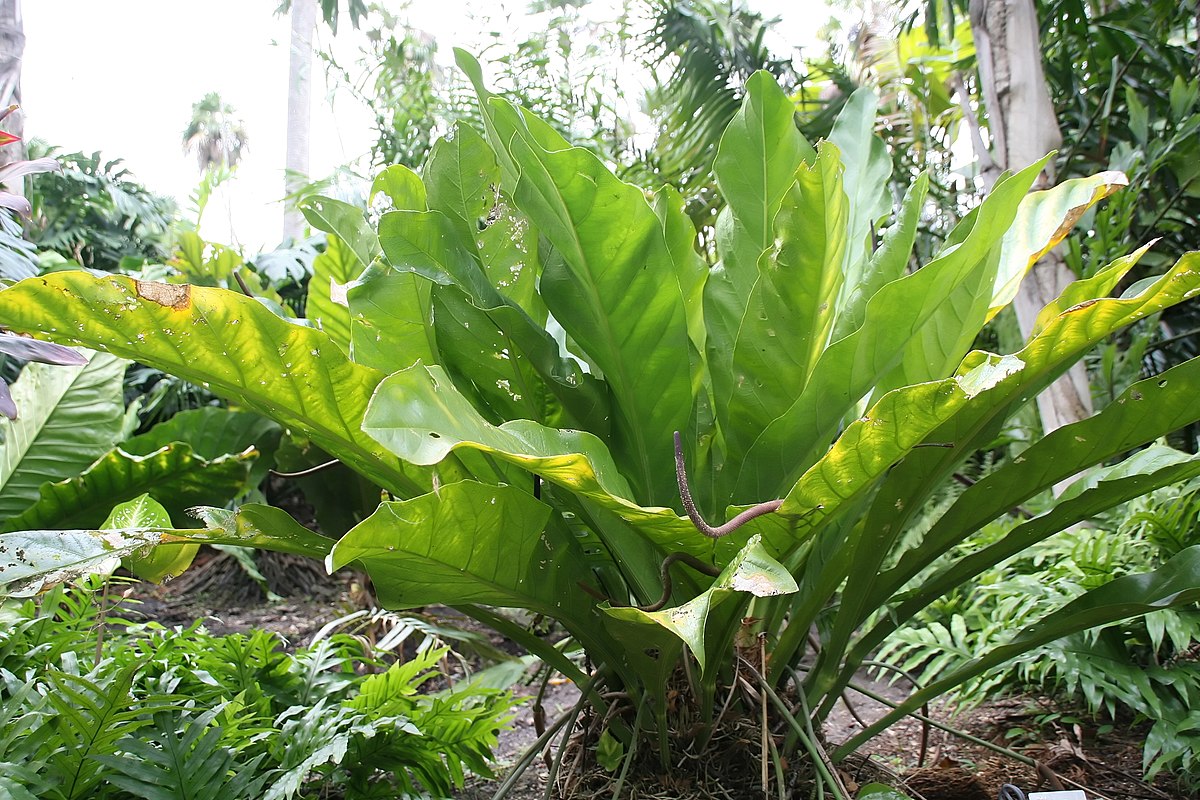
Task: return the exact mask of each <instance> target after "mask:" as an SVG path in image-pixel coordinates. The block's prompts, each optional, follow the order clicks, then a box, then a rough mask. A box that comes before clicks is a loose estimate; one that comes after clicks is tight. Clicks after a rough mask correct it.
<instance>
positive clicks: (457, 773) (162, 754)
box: [0, 498, 513, 800]
mask: <svg viewBox="0 0 1200 800" xmlns="http://www.w3.org/2000/svg"><path fill="white" fill-rule="evenodd" d="M115 516H121V519H120V524H140V525H146V524H154V523H155V517H156V516H157V517H158V520H157V522H158V523H166V522H167V520H166V516H165V512H164V511H163V510H162V509H161V507H156V506H155V504H154V503H153V501H151V500H147V499H145V498H143V499H141V500H139V501H137V502H136V503H134V504H131V505H130V506H128V507H126V508H124V509H121V510H120V512H118V515H115ZM115 521H116V519H115V518H114V522H115ZM114 588H115V587H114ZM107 591H108V589H107V587H106V586H105V585H104V584H103V583H102V582H101V581H99V580H97V579H92V580H89V581H86V582H85V584H84V585H82V586H79V587H77V588H72V589H63V588H62V587H60V588H57V589H54V590H51V591H50V592H48V593H47V594H45V595H43V596H42V597H40V598H39V599H38V600H37V601H36V602H35V601H33V600H28V601H25V602H23V603H19V604H15V603H11V602H10V603H8V604H7V605H6V606H5V607H4V609H3V614H4V619H5V625H4V631H3V633H2V634H0V675H2V676H3V682H2V684H0V761H2V762H3V763H4V764H5V770H4V773H3V775H0V791H3V792H4V793H5V795H6V796H8V797H11V798H13V799H14V800H31V798H35V797H37V798H49V799H51V800H63V799H64V798H113V799H114V800H117V799H118V798H164V799H165V798H171V799H172V800H174V798H181V797H189V798H225V799H228V800H242V799H243V798H245V800H250V799H251V798H253V799H254V800H258V799H259V798H275V799H277V800H284V799H285V798H291V797H311V796H328V795H329V794H330V793H333V792H337V793H338V794H339V796H343V797H347V798H354V797H359V798H362V797H380V796H387V797H428V796H430V793H432V794H434V795H436V796H438V797H446V796H449V795H450V794H451V793H452V792H453V791H454V789H455V787H461V786H462V784H463V780H464V771H465V770H467V769H469V770H471V771H472V772H475V773H478V774H483V775H487V774H489V759H490V756H491V749H492V747H493V746H494V745H495V743H496V734H497V732H498V731H499V729H500V728H501V727H502V726H503V725H504V724H505V723H506V722H507V720H508V718H509V716H510V710H511V709H512V707H513V700H512V698H511V696H510V695H508V694H507V693H504V692H500V691H496V690H492V689H489V688H487V687H486V686H485V685H476V684H465V683H464V684H463V685H460V686H451V687H448V688H442V689H440V690H436V689H433V687H432V686H431V684H434V683H437V682H439V680H440V678H441V675H440V666H441V664H443V663H444V661H443V657H444V656H445V654H446V652H447V650H446V648H445V647H440V646H437V645H436V643H435V642H433V641H432V640H426V643H425V645H424V646H422V647H421V648H420V650H419V651H418V652H417V653H416V654H415V655H414V656H413V657H412V658H410V659H407V660H404V659H399V658H396V657H395V655H393V654H392V653H390V652H388V650H387V645H386V644H384V646H383V647H376V648H372V647H370V646H369V645H368V644H367V643H366V640H365V639H363V638H362V637H357V636H351V635H347V634H342V633H333V632H323V634H322V635H321V636H319V637H317V639H316V640H315V641H314V642H313V643H312V644H310V645H308V646H305V647H300V648H297V649H295V650H292V651H289V650H287V649H285V647H284V644H285V643H284V642H283V641H282V640H281V639H280V637H279V636H277V635H275V634H271V633H266V632H263V631H254V632H251V633H249V634H231V635H227V636H213V635H211V634H209V633H208V632H207V631H206V630H205V629H204V628H203V627H202V625H201V624H200V623H199V622H197V623H195V624H193V625H191V626H189V627H186V628H174V629H168V628H164V627H162V626H161V625H158V624H157V623H153V622H150V623H140V622H134V621H131V620H132V619H136V618H137V616H138V615H137V613H136V608H133V609H129V608H119V607H114V606H113V605H111V602H110V601H109V598H108V597H107V596H106V592H107ZM419 690H420V692H419Z"/></svg>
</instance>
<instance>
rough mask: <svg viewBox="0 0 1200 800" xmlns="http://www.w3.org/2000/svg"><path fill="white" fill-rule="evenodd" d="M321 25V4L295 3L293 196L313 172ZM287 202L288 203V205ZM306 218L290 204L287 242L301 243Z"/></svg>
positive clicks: (288, 180)
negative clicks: (315, 38) (315, 49)
mask: <svg viewBox="0 0 1200 800" xmlns="http://www.w3.org/2000/svg"><path fill="white" fill-rule="evenodd" d="M316 25H317V0H292V45H291V55H290V59H289V67H288V119H287V158H286V162H285V164H286V167H287V173H286V175H285V176H284V187H285V190H286V193H287V195H289V196H290V195H292V194H294V193H295V192H296V191H298V190H299V188H300V187H301V186H302V185H303V182H304V178H305V177H307V175H308V172H309V131H310V129H311V127H312V35H313V30H314V29H315V28H316ZM285 202H286V201H285ZM303 231H304V216H303V215H302V214H301V213H300V212H299V211H298V210H296V208H295V207H294V205H292V204H290V203H288V205H286V206H285V209H284V214H283V241H284V243H285V244H286V243H287V242H288V241H294V240H295V239H298V238H299V237H300V235H301V234H302V233H303Z"/></svg>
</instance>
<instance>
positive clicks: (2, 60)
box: [0, 0, 25, 194]
mask: <svg viewBox="0 0 1200 800" xmlns="http://www.w3.org/2000/svg"><path fill="white" fill-rule="evenodd" d="M24 53H25V30H24V24H23V23H22V21H21V0H0V110H2V109H5V108H8V107H9V106H12V105H20V104H21V58H22V56H23V55H24ZM24 128H25V115H24V113H22V112H21V111H14V112H13V113H11V114H9V115H8V117H7V118H6V119H5V120H4V122H3V123H0V130H4V131H7V132H8V133H11V134H13V135H15V136H21V135H23V134H24ZM24 157H25V144H24V142H17V143H15V144H10V145H7V146H5V147H2V148H0V166H3V165H5V164H10V163H12V162H13V161H20V160H21V159H23V158H24ZM9 191H12V192H17V193H20V194H23V192H21V185H20V183H19V182H18V185H16V186H10V187H9Z"/></svg>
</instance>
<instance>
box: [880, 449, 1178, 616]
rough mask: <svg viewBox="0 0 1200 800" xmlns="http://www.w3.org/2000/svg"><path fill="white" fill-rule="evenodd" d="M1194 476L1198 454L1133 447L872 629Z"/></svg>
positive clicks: (931, 581)
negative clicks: (1074, 527)
mask: <svg viewBox="0 0 1200 800" xmlns="http://www.w3.org/2000/svg"><path fill="white" fill-rule="evenodd" d="M1196 475H1200V457H1197V456H1190V455H1188V454H1186V453H1180V452H1179V451H1177V450H1173V449H1171V448H1169V447H1163V446H1161V445H1154V446H1151V447H1148V448H1147V449H1145V450H1141V451H1138V452H1137V453H1135V454H1134V455H1132V456H1130V457H1129V458H1127V459H1125V460H1124V461H1122V462H1121V463H1119V464H1116V465H1114V466H1111V467H1106V468H1104V469H1102V470H1100V471H1098V472H1096V473H1095V474H1093V475H1089V476H1088V477H1087V478H1085V479H1083V480H1080V481H1077V482H1076V483H1074V484H1072V485H1071V486H1069V487H1068V488H1067V490H1066V491H1065V492H1064V493H1063V495H1062V497H1061V498H1060V499H1059V503H1058V504H1057V505H1056V506H1054V508H1052V509H1050V510H1049V511H1047V512H1045V513H1044V514H1039V515H1038V516H1036V517H1034V518H1033V519H1030V520H1028V521H1026V522H1022V523H1021V524H1019V525H1017V526H1016V527H1014V528H1013V529H1012V530H1010V531H1009V532H1008V533H1006V534H1005V535H1004V537H1003V538H1002V539H1000V540H999V541H997V542H995V543H993V544H991V545H988V546H987V547H985V548H983V549H982V550H979V551H977V552H974V553H972V554H970V555H969V556H967V557H965V558H962V559H960V560H958V561H956V562H954V563H953V564H951V565H949V566H947V567H945V568H944V569H941V570H938V572H937V573H936V574H934V575H931V576H929V577H928V578H925V579H923V580H922V581H921V585H920V586H919V587H918V588H916V589H914V590H913V591H912V592H908V593H906V594H905V596H903V597H902V598H901V600H902V602H901V603H900V604H899V605H898V606H897V607H896V610H895V612H894V613H893V614H888V615H887V617H886V619H885V620H884V621H881V623H880V626H881V627H880V630H879V631H875V630H873V631H872V632H871V634H870V637H869V638H871V639H873V640H874V639H879V638H881V637H882V635H884V633H886V631H885V630H883V629H884V628H887V629H888V630H892V629H894V628H895V625H896V623H898V622H901V621H903V620H906V619H909V618H911V617H912V615H913V614H915V613H916V612H917V611H919V610H920V609H922V608H924V607H925V606H927V605H929V603H931V602H933V601H934V600H935V599H937V598H938V597H940V596H942V595H943V594H945V593H946V592H948V591H950V590H951V589H953V588H954V587H956V586H962V585H964V584H965V583H966V582H967V581H969V580H971V579H972V578H974V577H975V576H976V575H978V574H980V573H981V572H983V571H984V570H987V569H990V568H991V567H993V566H995V565H996V564H999V563H1001V562H1003V561H1004V560H1005V559H1007V558H1009V557H1011V556H1014V555H1016V554H1017V553H1019V552H1021V551H1023V550H1025V549H1026V548H1028V547H1031V546H1033V545H1035V544H1037V543H1038V542H1040V541H1043V540H1044V539H1046V538H1047V537H1049V536H1052V535H1054V534H1055V533H1058V532H1059V531H1063V530H1066V529H1067V528H1069V527H1070V526H1072V525H1075V524H1078V523H1080V522H1082V521H1084V520H1087V519H1090V518H1093V517H1095V516H1096V515H1097V514H1099V513H1101V512H1103V511H1107V510H1108V509H1110V508H1115V507H1116V506H1118V505H1120V504H1121V503H1124V502H1126V501H1129V500H1132V499H1134V498H1135V497H1141V496H1142V495H1144V494H1146V493H1147V492H1151V491H1153V490H1155V489H1158V488H1160V487H1163V486H1170V485H1172V484H1175V483H1179V482H1181V481H1186V480H1189V479H1191V478H1193V477H1195V476H1196Z"/></svg>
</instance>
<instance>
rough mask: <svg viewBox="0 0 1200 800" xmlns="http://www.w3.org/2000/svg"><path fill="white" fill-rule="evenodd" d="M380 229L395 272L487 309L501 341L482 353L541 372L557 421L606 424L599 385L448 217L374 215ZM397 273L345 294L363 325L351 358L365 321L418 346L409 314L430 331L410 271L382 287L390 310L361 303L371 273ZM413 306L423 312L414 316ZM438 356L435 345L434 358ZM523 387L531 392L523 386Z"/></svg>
mask: <svg viewBox="0 0 1200 800" xmlns="http://www.w3.org/2000/svg"><path fill="white" fill-rule="evenodd" d="M379 229H380V237H381V240H382V242H383V248H384V253H385V254H386V255H387V258H388V260H389V262H390V263H391V264H392V265H393V266H395V267H396V269H397V270H400V271H401V273H403V272H415V273H417V274H418V275H421V276H423V277H424V278H427V279H428V280H430V281H432V282H433V283H436V284H439V285H443V286H449V285H451V284H453V285H454V286H457V287H458V289H460V290H461V291H462V292H463V294H465V295H466V297H467V299H468V300H469V301H470V303H471V304H472V305H474V306H475V307H476V308H478V309H480V310H481V311H483V312H485V313H486V314H487V316H488V318H489V319H490V320H491V324H492V325H494V326H495V329H496V330H497V331H500V332H502V333H503V336H504V338H505V339H507V345H506V346H504V347H500V348H497V349H495V350H491V351H488V352H486V353H484V355H485V357H495V358H502V356H503V351H505V350H507V351H508V353H509V354H510V355H512V356H514V357H515V356H516V354H517V353H520V354H522V355H523V356H524V358H525V359H526V360H527V361H528V362H529V364H530V365H531V366H532V367H533V369H534V371H536V372H537V374H538V375H540V376H541V380H542V382H543V383H544V384H545V389H544V390H543V391H547V392H549V393H550V394H551V395H553V397H554V398H555V399H556V400H557V401H558V402H559V403H560V404H561V405H562V410H563V419H562V420H561V421H562V423H563V424H564V425H572V426H574V427H578V428H582V429H584V430H588V431H592V432H593V433H596V434H597V435H603V434H604V433H606V432H607V431H608V429H609V427H610V425H609V411H608V408H609V403H608V398H607V396H606V395H607V392H606V390H605V387H604V385H603V384H602V383H601V382H600V381H598V380H597V379H596V378H594V377H592V376H591V375H589V374H587V373H585V372H584V371H583V370H582V369H580V367H579V364H578V362H576V361H575V360H574V359H571V358H564V357H563V356H562V355H561V353H560V351H559V345H558V342H556V341H555V340H554V338H553V337H552V336H551V335H550V334H549V333H547V332H546V330H545V329H544V328H542V327H541V326H540V325H538V324H537V323H535V322H534V321H533V319H532V318H531V317H530V316H529V315H528V314H526V313H525V312H524V311H523V310H522V309H520V308H518V307H517V306H516V305H515V303H513V302H512V301H510V300H508V299H507V298H506V297H504V295H502V294H501V293H500V291H499V290H498V289H497V288H496V287H494V286H492V285H491V283H489V282H488V279H487V276H486V275H484V274H483V272H482V270H481V268H480V266H479V264H478V263H477V262H476V260H475V258H474V256H472V254H471V253H469V252H468V251H467V250H466V249H465V248H464V247H463V246H462V245H461V243H460V242H458V240H457V239H456V238H455V236H454V233H453V230H452V224H451V220H450V219H449V218H448V217H446V216H445V215H443V214H441V213H440V212H429V213H425V214H416V213H391V214H385V215H384V217H383V219H382V220H380V223H379ZM397 280H398V279H397V278H394V277H392V276H387V277H382V276H381V277H378V278H372V279H370V280H366V281H364V282H363V285H362V286H361V287H358V288H356V289H355V290H354V292H353V293H352V294H351V305H352V312H353V313H354V316H355V324H356V325H362V326H363V329H364V333H363V335H362V336H358V335H357V334H356V338H355V348H356V349H355V354H356V358H357V357H358V353H359V342H360V341H361V340H362V339H369V334H367V333H366V330H367V327H366V326H368V325H371V326H373V327H374V330H375V332H374V336H375V337H385V336H386V334H387V333H388V332H389V331H395V332H396V333H397V334H399V335H402V336H404V337H405V338H403V339H401V340H400V341H401V343H402V344H406V345H409V346H410V347H412V348H413V349H416V348H418V347H420V346H421V343H420V342H419V341H417V340H416V339H415V337H416V330H415V319H418V318H419V319H421V320H422V322H421V324H422V325H423V326H424V328H425V330H426V335H431V329H432V328H433V324H432V323H431V322H429V321H428V320H430V319H432V314H433V311H432V301H431V300H426V299H425V298H426V297H431V292H432V290H431V289H430V288H429V287H428V286H426V287H425V289H424V290H425V292H426V294H423V295H413V294H412V292H413V290H414V289H415V290H417V291H418V292H419V291H421V288H422V287H421V282H420V281H419V280H417V279H415V278H413V279H410V280H411V283H397V285H396V286H395V288H393V289H387V290H381V291H387V292H390V293H391V294H390V295H389V297H390V298H394V300H395V302H396V303H397V307H396V308H397V310H392V309H393V307H392V306H391V305H386V306H385V305H384V303H383V302H382V300H381V301H379V302H378V304H377V305H378V307H379V308H380V309H381V310H382V311H383V314H382V316H380V315H373V314H372V310H371V309H368V308H365V307H364V306H362V305H360V302H361V301H360V297H367V296H368V293H369V292H371V291H372V286H373V284H375V283H376V282H377V281H388V282H389V283H390V282H393V281H397ZM370 296H372V297H373V296H374V295H370ZM424 303H428V309H429V310H428V313H426V312H425V311H424V309H425V308H426V306H425V305H423V304H424ZM360 309H361V312H360ZM418 314H424V316H421V317H418V316H417V315H418ZM376 341H377V342H378V341H379V339H378V338H377V339H376ZM366 344H367V347H370V346H371V344H370V342H369V341H368V342H367V343H366ZM426 347H427V348H428V349H430V350H431V351H436V344H433V343H430V344H427V345H426ZM372 352H373V351H372ZM401 353H402V354H403V355H404V357H403V358H402V359H400V360H399V362H398V363H396V364H395V365H394V366H393V367H391V369H389V370H388V371H389V372H394V371H395V370H397V369H404V368H406V367H408V366H410V365H411V364H412V363H414V362H413V361H411V360H409V358H408V354H407V353H406V352H405V351H401ZM489 353H490V354H491V355H489ZM381 355H384V354H381ZM440 360H441V359H440V353H439V358H438V359H437V360H436V361H440ZM436 361H428V362H427V363H436ZM510 383H511V381H510ZM522 395H523V396H530V393H528V392H526V393H522Z"/></svg>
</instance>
